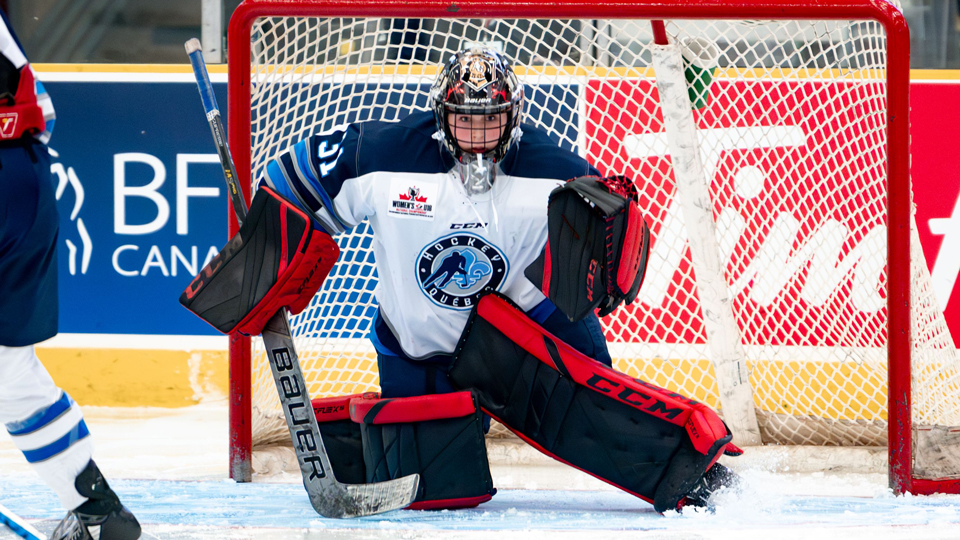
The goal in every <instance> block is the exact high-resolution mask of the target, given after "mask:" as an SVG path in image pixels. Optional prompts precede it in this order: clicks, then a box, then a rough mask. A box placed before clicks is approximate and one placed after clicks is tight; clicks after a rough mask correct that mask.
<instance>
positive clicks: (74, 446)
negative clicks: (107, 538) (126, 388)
mask: <svg viewBox="0 0 960 540" xmlns="http://www.w3.org/2000/svg"><path fill="white" fill-rule="evenodd" d="M0 423H3V424H5V426H6V429H7V432H8V433H10V437H11V439H12V440H13V443H14V444H15V445H16V446H17V448H19V449H20V451H21V452H23V455H24V457H26V458H27V461H29V462H30V463H31V464H33V466H34V469H36V471H37V473H38V474H39V475H40V477H41V478H43V480H44V481H45V482H46V483H47V485H49V486H50V488H51V489H53V491H54V492H56V494H57V496H58V497H60V502H61V503H62V504H63V506H64V508H66V509H68V510H72V509H74V508H76V507H77V506H80V505H81V504H83V503H84V502H85V501H86V500H87V499H86V497H84V496H82V495H80V494H79V493H78V492H77V489H76V486H74V480H75V479H76V477H77V474H79V473H80V471H82V470H83V468H84V467H86V465H87V463H89V461H90V458H91V456H92V455H93V443H92V440H91V437H90V434H89V432H88V431H87V425H86V424H85V423H84V421H83V413H82V412H81V411H80V407H79V406H78V405H77V404H76V403H75V402H74V401H73V400H72V399H71V398H70V396H69V395H67V393H66V392H63V391H62V390H60V389H59V388H57V386H56V385H55V384H54V383H53V379H51V378H50V375H49V374H48V373H47V370H46V369H45V368H44V367H43V364H41V363H40V360H39V359H38V358H37V355H36V353H35V352H34V349H33V346H29V347H0Z"/></svg>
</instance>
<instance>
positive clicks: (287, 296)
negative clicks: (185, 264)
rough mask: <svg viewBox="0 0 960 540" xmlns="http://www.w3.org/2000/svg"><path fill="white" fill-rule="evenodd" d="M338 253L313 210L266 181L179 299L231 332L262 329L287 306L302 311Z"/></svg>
mask: <svg viewBox="0 0 960 540" xmlns="http://www.w3.org/2000/svg"><path fill="white" fill-rule="evenodd" d="M339 256H340V248H339V247H338V246H337V243H336V242H334V241H333V239H332V238H331V237H330V235H329V234H327V233H326V232H324V231H322V230H319V229H317V228H315V227H314V222H313V220H312V219H311V217H310V216H309V215H307V214H306V213H305V212H304V211H303V210H301V209H300V208H299V207H297V206H296V205H295V204H294V203H292V202H290V201H288V200H287V199H285V198H283V197H282V196H281V195H279V194H278V193H277V192H275V191H273V190H272V189H270V188H269V187H266V186H262V187H260V189H258V190H257V194H256V195H255V196H254V198H253V202H252V203H251V204H250V211H249V213H248V214H247V218H246V220H244V222H243V225H242V226H241V227H240V232H238V233H237V235H236V236H234V237H233V239H231V240H230V242H229V243H227V245H226V246H225V247H224V248H223V249H222V250H220V253H219V254H218V255H217V256H216V257H214V258H213V259H211V260H210V262H209V263H208V264H207V265H206V266H205V267H204V268H203V270H201V271H200V273H199V274H198V275H197V277H195V278H194V280H193V281H192V282H191V283H190V285H189V286H188V287H187V289H186V290H185V291H183V294H181V295H180V303H181V304H183V305H184V306H185V307H186V308H187V309H189V310H190V311H192V312H194V313H196V314H197V315H198V316H199V317H200V318H201V319H203V320H205V321H207V322H208V323H210V324H211V325H213V326H214V328H216V329H217V330H219V331H221V332H223V333H225V334H227V333H231V332H239V333H241V334H246V335H256V334H259V333H260V332H261V331H262V330H263V327H264V325H265V324H266V323H267V320H269V319H270V317H272V316H273V315H274V314H275V313H276V312H277V311H279V310H280V309H281V308H283V307H287V308H289V310H290V313H293V314H297V313H300V312H301V311H303V309H304V308H306V307H307V305H308V304H309V303H310V300H311V299H312V298H313V295H314V294H316V292H317V290H318V289H320V286H321V285H322V284H323V280H324V279H326V277H327V274H329V273H330V269H331V268H332V267H333V264H334V263H335V262H336V261H337V257H339Z"/></svg>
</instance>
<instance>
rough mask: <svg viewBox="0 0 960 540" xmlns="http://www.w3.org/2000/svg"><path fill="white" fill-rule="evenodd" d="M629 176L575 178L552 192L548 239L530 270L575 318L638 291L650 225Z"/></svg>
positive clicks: (614, 305) (629, 297) (612, 305)
mask: <svg viewBox="0 0 960 540" xmlns="http://www.w3.org/2000/svg"><path fill="white" fill-rule="evenodd" d="M637 200H638V197H637V188H636V187H635V186H634V185H633V182H632V181H631V180H630V179H629V178H627V177H625V176H613V177H608V178H600V177H597V176H581V177H579V178H574V179H573V180H570V181H569V182H567V183H566V184H564V185H562V186H560V187H558V188H557V189H555V190H553V192H551V193H550V202H549V204H548V206H547V215H548V217H547V231H548V232H547V234H548V239H547V245H546V246H545V247H544V250H543V252H542V253H541V254H540V257H538V258H537V260H535V261H534V262H533V263H532V264H531V265H530V266H528V267H527V269H526V270H525V272H524V274H525V275H526V276H527V279H529V280H530V281H531V282H532V283H533V284H534V285H536V286H537V288H539V289H540V290H541V291H543V294H545V295H546V296H547V298H549V299H550V300H551V301H552V302H553V303H554V304H556V306H557V307H558V308H560V311H562V312H563V313H564V314H566V315H567V317H569V318H570V320H572V321H576V320H580V319H582V318H583V317H585V316H586V315H587V314H588V313H590V312H591V311H593V310H594V309H597V308H600V316H601V317H604V316H606V315H609V314H610V313H612V312H613V310H614V309H616V308H617V307H618V306H619V305H620V304H621V303H623V302H626V303H627V304H629V303H630V302H633V301H634V299H636V297H637V292H638V291H639V290H640V285H641V284H642V283H643V275H644V271H645V270H646V267H647V255H648V254H649V251H650V229H649V228H647V224H646V222H645V221H644V220H643V217H642V216H641V215H640V208H639V207H638V206H637Z"/></svg>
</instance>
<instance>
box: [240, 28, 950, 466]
mask: <svg viewBox="0 0 960 540" xmlns="http://www.w3.org/2000/svg"><path fill="white" fill-rule="evenodd" d="M650 28H651V25H650V21H643V20H620V21H602V20H552V19H551V20H505V19H490V20H479V19H470V20H455V19H443V20H420V19H373V18H368V19H364V18H329V19H328V18H312V17H271V18H262V19H259V20H258V21H257V22H256V23H255V24H254V27H253V39H252V43H251V50H252V56H253V64H252V65H251V66H250V69H251V73H252V84H251V94H252V124H251V142H252V161H251V163H252V174H253V178H254V179H256V178H258V177H259V176H260V174H261V173H262V172H263V170H264V166H265V164H266V163H267V162H268V161H269V160H270V159H272V158H273V157H275V156H276V155H277V154H278V153H279V152H281V151H283V150H285V149H286V148H288V147H289V146H290V145H291V144H293V143H294V142H296V141H298V140H300V139H301V138H304V137H306V136H308V135H310V134H312V133H315V132H319V131H324V130H328V129H331V128H332V127H334V126H335V125H338V124H343V123H347V122H356V121H363V120H386V121H395V120H398V119H400V118H402V117H404V116H405V115H407V114H409V113H410V111H413V110H425V109H427V107H428V103H427V89H428V88H429V86H430V84H431V83H432V82H433V80H434V78H435V76H436V74H437V72H438V67H437V66H438V65H439V64H440V63H441V62H442V61H444V60H445V59H446V58H448V57H449V55H450V54H452V53H453V52H455V51H457V50H459V49H460V48H461V47H463V46H465V45H467V44H470V43H482V44H485V45H487V46H491V47H495V48H498V49H500V50H502V51H503V52H504V53H505V54H506V55H508V56H509V57H510V58H512V59H513V60H514V62H515V65H516V71H517V73H518V76H519V77H520V80H521V81H522V83H523V84H524V87H525V90H526V95H527V110H526V120H525V121H526V122H528V123H531V124H534V125H536V126H539V127H541V128H544V129H546V130H547V131H548V132H549V133H550V134H551V136H552V137H553V138H554V139H555V140H556V142H557V144H558V145H560V146H563V147H565V148H570V149H574V150H576V151H577V152H579V153H581V154H582V155H583V156H585V157H586V158H587V159H588V160H589V161H590V162H592V163H593V164H595V165H596V166H597V167H598V168H599V169H600V171H601V172H603V173H609V174H626V175H628V176H630V177H631V178H633V179H634V180H635V182H636V184H637V186H638V188H639V190H640V193H641V208H642V210H643V213H644V214H645V216H646V219H647V222H648V224H649V225H650V227H651V232H652V238H653V243H652V251H651V257H650V261H649V266H648V270H647V277H646V280H645V283H644V285H643V287H642V289H641V291H640V296H639V298H638V301H637V302H636V303H634V304H633V305H631V306H629V307H625V308H621V309H620V310H619V311H617V312H616V313H614V314H613V315H612V316H610V317H608V318H607V319H606V320H605V321H604V325H605V331H606V335H607V339H608V341H609V343H610V350H611V354H612V356H613V357H614V367H615V368H617V369H618V370H620V371H622V372H624V373H626V374H628V375H630V376H632V377H637V378H641V379H643V380H646V381H649V382H652V383H654V384H657V385H660V386H662V387H664V388H667V389H669V390H672V391H676V392H679V393H681V394H684V395H687V396H689V397H692V398H694V399H697V400H700V401H702V402H705V403H707V404H708V405H710V406H713V407H716V408H717V409H720V410H721V413H723V405H722V404H721V398H720V392H719V390H718V383H717V376H716V373H715V365H714V361H715V359H712V358H711V354H713V353H712V352H711V351H713V350H714V348H713V347H712V346H711V343H710V339H713V338H710V339H708V334H709V332H708V328H706V327H705V322H704V317H703V311H704V307H703V306H702V305H701V303H700V301H699V295H698V282H697V279H696V277H697V276H696V274H697V272H695V271H694V264H693V262H692V259H691V254H690V248H689V239H690V232H689V230H688V228H687V227H686V224H685V215H684V212H683V211H682V205H681V202H680V200H679V196H678V193H677V185H676V181H675V178H674V163H673V158H672V156H671V146H670V141H669V140H668V137H667V132H666V129H667V128H666V127H665V119H664V114H663V111H662V109H661V103H660V99H659V95H660V94H659V89H658V86H657V77H658V73H657V70H656V69H655V68H654V67H653V59H652V52H651V51H652V42H653V36H652V34H651V30H650ZM666 30H667V33H668V34H669V35H670V36H671V39H672V40H673V41H674V42H678V43H681V44H682V45H683V46H684V48H685V50H686V52H687V54H686V56H687V57H688V58H689V59H691V61H690V64H691V65H693V66H699V67H706V68H707V69H706V72H708V73H711V74H712V81H711V83H710V84H709V85H708V89H707V97H705V100H706V103H705V106H703V107H702V108H700V109H697V110H694V111H693V119H694V121H695V125H696V135H695V136H696V141H697V142H698V146H699V159H700V163H699V165H700V166H701V167H702V170H703V174H704V175H706V178H707V179H708V184H709V195H710V200H711V201H712V208H707V209H706V211H707V212H708V215H711V216H712V218H713V221H714V222H715V224H716V238H714V239H712V240H714V241H715V249H714V251H715V252H716V253H717V255H718V257H719V265H720V269H721V271H722V277H721V279H722V280H725V281H723V282H724V283H725V285H726V290H727V291H728V294H729V296H730V298H731V303H730V305H731V307H732V311H733V319H734V320H735V322H736V327H737V332H735V333H734V334H737V335H732V336H731V335H730V333H727V335H725V336H722V337H723V338H724V339H733V340H736V341H737V347H735V348H739V349H742V354H743V362H744V363H745V369H746V372H747V373H748V374H749V385H750V390H751V392H752V404H753V407H754V411H755V414H756V418H757V423H758V425H759V430H760V435H761V438H762V441H763V442H764V443H777V444H791V445H884V444H886V438H887V432H886V426H887V418H888V399H887V393H888V392H887V331H888V330H887V325H888V316H889V309H890V308H889V306H888V302H887V288H888V283H889V281H890V280H891V276H890V274H889V272H888V264H887V262H888V261H887V227H888V226H890V223H889V220H888V212H887V204H888V196H889V195H890V193H889V192H888V178H887V169H886V160H887V130H886V129H887V124H886V122H887V97H888V96H887V88H886V81H885V71H884V70H885V67H886V57H887V50H886V40H885V33H884V30H883V28H882V26H881V25H879V24H878V23H876V22H871V21H842V22H838V21H795V20H791V21H739V22H738V21H710V22H705V21H700V22H692V21H675V22H668V23H667V26H666ZM697 52H699V56H697V55H696V53H697ZM711 53H715V54H711ZM688 68H689V66H688ZM714 68H715V69H714ZM688 71H689V72H690V73H698V71H697V70H693V69H688ZM701 76H702V73H701ZM695 82H696V81H695ZM692 86H694V84H691V87H692ZM693 97H694V98H697V97H698V96H697V95H696V94H693ZM898 196H909V193H906V194H902V193H901V194H899V195H898ZM907 225H909V226H910V227H914V225H913V224H912V223H911V224H898V226H907ZM369 234H370V233H369V230H368V228H367V227H366V224H362V225H361V226H359V227H357V228H356V229H355V230H353V231H351V232H349V233H347V234H344V235H342V236H340V237H339V238H338V242H339V243H340V246H341V248H342V250H343V253H342V255H341V258H340V261H339V262H338V263H337V265H336V266H335V267H334V269H333V272H332V273H331V275H330V277H329V278H328V279H327V281H326V283H325V284H324V286H323V289H322V290H321V291H320V293H319V294H318V295H317V296H316V298H315V299H314V301H313V303H312V304H311V306H310V308H308V309H307V310H306V311H305V312H304V313H303V314H301V315H298V316H296V317H294V318H293V319H292V327H293V331H294V335H295V338H296V343H297V349H298V352H299V353H300V357H301V362H302V364H303V369H304V374H305V377H306V379H307V381H308V383H309V384H310V393H311V396H313V397H321V396H329V395H340V394H349V393H357V392H364V391H375V390H377V389H378V379H377V370H376V357H375V354H374V352H373V348H372V346H371V345H370V344H369V342H368V341H367V338H366V337H367V333H368V332H369V331H370V328H371V320H372V316H373V314H374V313H375V309H376V300H375V299H374V290H375V287H376V282H377V273H376V269H375V265H374V258H373V252H372V250H370V249H369V244H370V238H369ZM912 244H913V253H912V257H911V267H912V270H911V272H910V274H911V276H910V279H911V285H912V288H913V289H912V290H913V299H912V306H911V310H912V316H911V320H912V323H911V328H899V329H896V330H897V331H898V332H910V334H911V336H912V340H913V342H912V343H913V345H912V365H913V371H912V376H913V396H912V398H913V405H914V409H913V422H914V427H915V431H916V432H918V433H928V434H929V433H937V432H940V431H944V430H946V431H945V433H950V428H951V426H960V376H958V362H957V358H956V351H955V346H954V343H953V340H952V338H951V336H950V334H949V331H948V330H947V327H946V324H945V321H944V319H943V317H942V314H941V313H940V311H939V309H938V308H937V306H936V301H935V299H934V297H933V291H932V289H931V286H930V279H929V275H928V273H927V270H926V267H925V263H924V261H923V257H922V253H920V248H919V243H918V241H917V239H916V235H915V233H914V234H913V238H912ZM897 279H906V276H897ZM252 391H253V394H252V396H253V430H254V445H255V446H268V445H272V444H280V443H286V444H289V436H288V434H287V433H286V428H285V425H284V421H283V415H282V413H281V411H280V409H279V403H278V400H277V397H276V391H275V389H274V384H273V381H272V378H271V375H270V370H269V367H268V366H267V365H266V363H265V359H264V355H263V352H262V345H259V344H258V345H255V349H254V355H253V390H252ZM924 436H925V435H924ZM924 436H920V437H919V439H917V440H918V441H919V442H916V444H917V445H920V446H923V445H925V444H926V445H927V446H937V444H935V443H929V444H928V443H925V442H924V440H925V439H924V438H923V437H924ZM940 463H942V462H941V461H940V460H939V457H938V456H934V457H933V458H931V459H929V460H928V461H926V462H923V463H920V458H918V463H917V467H919V469H920V474H921V475H927V476H942V475H943V474H944V472H945V470H944V469H943V465H938V464H940ZM924 468H926V469H924ZM947 472H949V474H951V475H952V474H954V471H947Z"/></svg>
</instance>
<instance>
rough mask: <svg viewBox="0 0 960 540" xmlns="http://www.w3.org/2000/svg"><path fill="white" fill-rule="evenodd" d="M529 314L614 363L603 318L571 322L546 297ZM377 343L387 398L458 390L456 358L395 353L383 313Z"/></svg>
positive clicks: (575, 345)
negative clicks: (451, 375)
mask: <svg viewBox="0 0 960 540" xmlns="http://www.w3.org/2000/svg"><path fill="white" fill-rule="evenodd" d="M527 315H528V316H529V317H530V318H531V319H533V320H535V321H536V322H537V323H539V324H540V325H541V326H542V327H543V328H544V329H545V330H546V331H547V332H550V333H551V334H553V335H554V336H557V337H558V338H559V339H561V340H562V341H564V342H565V343H567V344H569V345H570V346H572V347H573V348H575V349H576V350H578V351H580V352H581V353H583V354H585V355H587V356H589V357H590V358H594V359H596V360H597V361H598V362H601V363H603V364H606V365H608V366H609V365H611V363H612V360H611V358H610V353H609V352H608V351H607V342H606V339H605V338H604V337H603V329H602V328H601V327H600V319H598V318H597V316H596V315H593V314H591V315H588V316H587V317H584V318H583V319H582V320H579V321H576V322H571V321H570V320H569V319H568V318H567V317H566V315H564V314H563V313H562V312H561V311H560V310H559V309H557V308H556V306H554V305H553V303H551V302H550V301H549V300H544V301H543V302H542V303H540V304H539V305H538V306H537V307H535V308H533V309H532V310H530V312H529V313H527ZM374 332H375V336H376V337H377V338H378V339H379V341H380V343H378V344H377V367H378V368H379V371H380V395H381V396H382V397H385V398H388V397H390V398H395V397H411V396H422V395H426V394H448V393H450V392H456V391H457V390H456V389H455V388H454V387H453V385H452V384H451V383H450V380H449V379H448V378H447V374H446V373H447V368H448V367H449V366H450V362H452V361H453V356H451V355H436V356H432V357H430V358H426V359H423V360H413V359H411V358H408V357H407V356H406V355H403V353H402V352H401V353H400V354H396V353H397V351H400V350H401V349H400V344H399V342H398V341H397V340H396V338H395V337H394V336H393V334H392V333H391V331H390V329H389V328H388V327H387V325H386V324H385V323H384V321H383V318H382V317H380V314H379V313H378V314H377V318H376V322H375V330H374Z"/></svg>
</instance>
